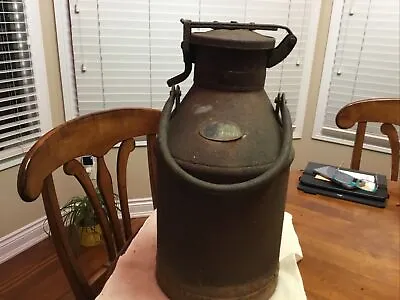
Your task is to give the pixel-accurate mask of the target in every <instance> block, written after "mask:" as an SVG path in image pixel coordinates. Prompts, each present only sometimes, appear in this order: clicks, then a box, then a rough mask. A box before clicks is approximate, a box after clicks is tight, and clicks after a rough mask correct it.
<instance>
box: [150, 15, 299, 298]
mask: <svg viewBox="0 0 400 300" xmlns="http://www.w3.org/2000/svg"><path fill="white" fill-rule="evenodd" d="M182 22H183V24H184V40H183V42H182V49H183V53H184V61H185V71H184V72H183V73H182V74H180V75H178V76H176V77H174V78H172V79H170V80H169V81H168V84H169V85H170V86H173V87H172V89H171V93H170V97H169V99H168V100H167V102H166V104H165V106H164V109H163V113H162V117H161V122H160V131H159V135H158V149H157V164H158V168H157V169H158V179H157V181H158V183H157V186H158V188H157V195H158V199H157V201H158V213H157V218H158V219H157V261H156V270H157V271H156V276H157V281H158V284H159V285H160V287H161V289H162V290H163V291H164V292H165V294H166V295H167V296H168V297H169V298H170V299H177V300H180V299H185V300H200V299H208V300H214V299H215V300H216V299H221V300H222V299H256V300H259V299H263V300H264V299H268V298H269V297H270V296H271V295H272V293H273V292H274V290H275V287H276V284H277V274H278V270H279V249H280V241H281V232H282V224H283V214H284V207H285V199H286V189H287V183H288V174H289V168H290V164H291V162H292V160H293V157H294V152H293V147H292V127H291V126H292V124H291V119H290V114H289V111H288V109H287V107H286V103H285V101H284V97H283V95H281V94H279V95H278V97H277V99H276V107H275V109H274V107H273V106H272V104H271V102H270V101H269V98H268V96H267V94H266V93H265V91H264V82H265V75H266V71H265V69H266V68H269V67H272V66H274V65H276V64H277V63H279V62H280V61H282V60H283V59H284V58H285V57H286V56H287V55H288V54H289V53H290V51H291V50H292V49H293V47H294V45H295V44H296V37H295V36H294V35H293V34H292V32H291V31H290V30H289V29H288V28H287V27H284V26H277V25H268V24H264V25H260V24H253V23H249V24H239V23H218V22H212V23H202V22H190V21H187V20H183V21H182ZM205 27H210V28H212V30H211V31H208V32H197V33H194V32H192V29H193V28H205ZM256 29H260V30H278V29H284V30H286V31H287V32H288V34H287V36H286V37H285V38H284V39H283V40H282V42H281V43H280V44H279V45H278V46H277V47H275V48H274V46H275V39H274V38H272V37H269V36H264V35H261V34H259V33H256V32H254V30H256ZM193 63H194V64H195V71H194V84H193V86H192V87H191V89H190V90H189V92H188V93H187V94H186V96H185V97H184V99H183V100H182V102H180V90H179V87H178V86H175V85H176V84H178V83H179V82H181V81H183V80H184V79H186V78H187V76H188V75H189V74H190V72H191V66H192V64H193Z"/></svg>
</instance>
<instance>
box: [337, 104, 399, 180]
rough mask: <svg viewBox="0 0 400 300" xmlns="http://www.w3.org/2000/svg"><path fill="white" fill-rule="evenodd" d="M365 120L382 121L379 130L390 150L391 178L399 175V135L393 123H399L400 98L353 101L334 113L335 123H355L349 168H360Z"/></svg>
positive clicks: (344, 127) (343, 125)
mask: <svg viewBox="0 0 400 300" xmlns="http://www.w3.org/2000/svg"><path fill="white" fill-rule="evenodd" d="M367 122H377V123H382V125H381V132H382V133H383V134H385V135H387V137H388V139H389V144H390V148H391V152H392V168H391V179H392V180H395V181H397V179H398V175H399V136H398V133H397V131H396V128H395V127H394V125H400V98H375V99H366V100H360V101H355V102H352V103H350V104H347V105H346V106H344V107H343V108H342V109H340V111H339V112H338V113H337V115H336V125H337V126H338V127H339V128H342V129H348V128H350V127H352V126H354V125H355V124H356V123H358V125H357V132H356V139H355V143H354V148H353V155H352V158H351V168H352V169H355V170H358V169H359V168H360V161H361V150H362V146H363V143H364V136H365V129H366V126H367Z"/></svg>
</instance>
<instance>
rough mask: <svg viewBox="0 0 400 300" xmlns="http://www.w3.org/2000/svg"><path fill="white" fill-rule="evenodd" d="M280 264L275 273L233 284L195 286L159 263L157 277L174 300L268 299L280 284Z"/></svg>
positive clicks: (159, 283)
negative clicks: (186, 282) (183, 280)
mask: <svg viewBox="0 0 400 300" xmlns="http://www.w3.org/2000/svg"><path fill="white" fill-rule="evenodd" d="M278 271H279V266H278V267H277V268H276V270H275V272H274V273H273V275H269V276H266V277H261V278H258V279H256V280H252V281H251V282H247V283H244V284H235V285H231V286H223V287H220V286H219V287H215V286H204V285H201V286H194V285H188V284H185V283H183V282H182V281H181V280H179V278H178V277H177V276H175V275H174V273H175V272H173V271H172V270H171V268H168V267H166V266H165V265H164V266H163V265H161V264H159V263H157V267H156V278H157V283H158V285H159V287H160V288H161V290H162V291H163V292H164V293H165V294H166V295H167V296H168V298H169V299H172V300H239V299H240V300H267V299H269V298H271V296H272V295H273V293H274V292H275V289H276V286H277V284H278Z"/></svg>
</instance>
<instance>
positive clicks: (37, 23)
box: [0, 0, 53, 171]
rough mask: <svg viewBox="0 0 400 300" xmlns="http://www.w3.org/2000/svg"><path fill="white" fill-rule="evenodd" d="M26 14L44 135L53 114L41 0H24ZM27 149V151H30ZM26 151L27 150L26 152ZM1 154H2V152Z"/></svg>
mask: <svg viewBox="0 0 400 300" xmlns="http://www.w3.org/2000/svg"><path fill="white" fill-rule="evenodd" d="M23 4H24V8H25V11H24V14H25V18H26V25H27V28H28V44H29V46H30V49H29V50H30V54H31V62H32V69H33V76H34V82H35V94H36V101H37V106H38V110H39V120H40V134H41V135H44V134H45V133H46V132H47V131H49V130H50V129H51V128H52V125H53V122H52V116H51V109H50V101H49V99H50V98H49V90H48V81H47V70H46V63H45V53H44V44H43V35H42V24H41V17H40V8H39V0H34V1H32V0H24V1H23ZM28 149H29V148H28ZM28 149H26V151H28ZM26 151H25V152H26ZM0 156H1V154H0ZM22 159H23V157H17V158H14V159H11V160H10V161H8V162H6V163H1V164H0V171H2V170H5V169H8V168H11V167H14V166H16V165H19V164H20V163H21V161H22Z"/></svg>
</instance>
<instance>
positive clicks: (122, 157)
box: [17, 109, 160, 300]
mask: <svg viewBox="0 0 400 300" xmlns="http://www.w3.org/2000/svg"><path fill="white" fill-rule="evenodd" d="M159 118H160V112H159V111H158V110H152V109H117V110H109V111H103V112H99V113H93V114H90V115H86V116H83V117H79V118H76V119H74V120H71V121H69V122H66V123H65V124H62V125H60V126H58V127H56V128H54V129H53V130H51V131H50V132H48V133H47V134H45V135H44V136H42V137H41V138H40V139H39V140H38V141H37V142H36V143H35V145H34V146H33V147H32V148H31V149H30V150H29V151H28V153H27V154H26V155H25V158H24V160H23V162H22V164H21V166H20V169H19V173H18V183H17V186H18V193H19V195H20V196H21V198H22V199H23V200H24V201H26V202H31V201H34V200H35V199H37V198H38V197H39V195H40V194H42V197H43V203H44V208H45V211H46V215H47V219H48V223H49V226H50V230H51V233H52V238H53V241H54V244H55V247H56V251H57V254H58V256H59V259H60V262H61V265H62V267H63V269H64V272H65V274H66V276H67V278H68V280H69V283H70V285H71V288H72V290H73V292H74V294H75V297H76V298H77V299H79V300H81V299H82V300H88V299H94V298H95V297H96V296H97V295H98V294H99V293H100V291H101V289H102V287H103V286H104V284H105V282H106V281H107V279H108V278H109V276H110V275H111V273H112V271H113V270H114V268H115V265H116V262H117V260H118V257H119V256H120V255H121V254H123V253H124V251H125V250H126V249H127V247H128V246H129V244H130V242H131V240H132V238H133V234H132V230H131V223H130V214H129V208H128V196H127V188H126V169H127V162H128V157H129V154H130V152H131V151H133V150H134V148H135V140H134V137H138V136H143V135H146V136H147V145H148V147H147V150H148V164H149V173H150V181H151V190H152V196H153V204H154V206H156V201H155V200H156V199H157V191H156V186H155V177H156V164H155V157H154V146H155V143H156V133H157V131H158V123H159ZM119 142H121V144H120V147H119V150H118V158H117V182H118V195H119V200H120V208H121V214H122V222H121V221H120V220H119V218H118V214H117V210H116V208H115V203H114V194H113V188H112V179H111V175H110V173H109V171H108V169H107V166H106V163H105V161H104V155H105V154H106V153H107V152H108V151H109V150H110V149H111V148H112V147H113V146H114V145H116V144H118V143H119ZM83 155H93V156H95V157H96V158H97V185H98V188H99V190H100V193H101V195H102V197H103V198H104V200H105V206H106V210H104V209H103V208H102V207H101V205H100V202H99V200H98V198H97V196H96V191H95V188H94V186H93V184H92V181H91V180H90V178H89V176H88V174H87V173H86V171H85V169H84V167H83V166H82V165H81V164H80V163H79V162H78V160H77V159H76V158H79V157H81V156H83ZM60 166H63V168H64V172H65V173H66V174H68V175H73V176H75V178H76V179H77V180H78V181H79V183H80V184H81V185H82V187H83V189H84V190H85V193H86V194H87V195H88V197H89V199H90V202H91V204H92V206H93V208H94V210H95V213H96V216H97V218H98V220H99V223H100V226H101V229H102V232H103V238H104V244H105V248H106V250H107V256H108V263H107V264H106V266H104V268H103V269H102V270H100V271H99V272H98V274H97V275H96V276H94V278H91V279H89V280H88V279H86V278H85V276H84V274H83V272H82V270H81V269H80V267H79V264H78V261H77V258H76V257H75V256H74V254H73V251H72V248H71V246H70V245H69V243H68V238H67V233H66V229H65V227H64V225H63V221H62V217H61V213H60V208H59V203H58V200H57V195H56V191H55V187H54V183H53V176H52V173H53V171H55V170H56V169H57V168H59V167H60ZM121 223H122V224H121Z"/></svg>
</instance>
